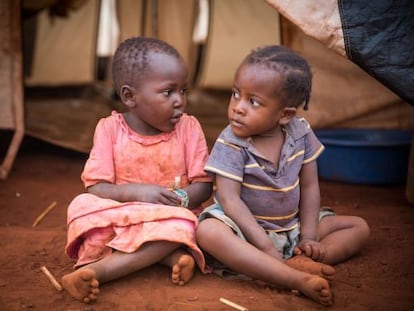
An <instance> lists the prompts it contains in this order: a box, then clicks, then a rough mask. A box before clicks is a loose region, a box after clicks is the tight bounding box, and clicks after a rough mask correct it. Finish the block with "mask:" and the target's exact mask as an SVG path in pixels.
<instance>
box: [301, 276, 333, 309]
mask: <svg viewBox="0 0 414 311" xmlns="http://www.w3.org/2000/svg"><path fill="white" fill-rule="evenodd" d="M298 289H299V291H300V292H301V293H302V294H304V295H305V296H307V297H309V298H312V299H313V300H314V301H316V302H319V303H320V304H322V305H324V306H330V305H332V304H333V296H332V292H331V289H330V287H329V283H328V281H327V280H325V279H324V278H322V277H320V276H317V275H311V276H307V277H305V278H304V279H303V282H302V283H301V284H300V285H299V288H298Z"/></svg>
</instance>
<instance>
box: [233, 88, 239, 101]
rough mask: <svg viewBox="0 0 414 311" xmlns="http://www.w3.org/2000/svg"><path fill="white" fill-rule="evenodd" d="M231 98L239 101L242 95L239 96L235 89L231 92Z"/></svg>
mask: <svg viewBox="0 0 414 311" xmlns="http://www.w3.org/2000/svg"><path fill="white" fill-rule="evenodd" d="M231 97H233V98H234V99H239V98H240V94H239V92H237V90H235V89H233V90H232V91H231Z"/></svg>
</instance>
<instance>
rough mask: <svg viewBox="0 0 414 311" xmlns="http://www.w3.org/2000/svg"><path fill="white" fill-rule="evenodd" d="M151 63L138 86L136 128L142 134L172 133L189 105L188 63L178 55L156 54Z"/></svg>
mask: <svg viewBox="0 0 414 311" xmlns="http://www.w3.org/2000/svg"><path fill="white" fill-rule="evenodd" d="M149 62H150V66H149V68H148V70H147V72H146V73H145V74H144V75H143V77H142V78H141V79H140V81H137V82H136V84H135V85H134V88H135V93H134V98H133V100H134V105H133V107H132V106H131V105H130V106H129V108H130V112H131V113H132V115H133V116H134V120H133V122H134V125H135V128H136V130H137V131H138V132H139V133H140V134H142V135H157V134H159V133H160V132H170V131H172V130H173V129H174V127H175V125H176V124H177V123H178V122H179V120H180V118H181V116H182V115H183V113H184V110H185V108H186V106H187V95H186V91H187V80H188V73H187V69H186V66H185V64H184V62H183V61H182V60H181V59H178V58H176V57H174V56H170V55H165V54H159V53H152V54H150V55H149Z"/></svg>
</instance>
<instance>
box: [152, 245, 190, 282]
mask: <svg viewBox="0 0 414 311" xmlns="http://www.w3.org/2000/svg"><path fill="white" fill-rule="evenodd" d="M160 263H162V264H164V265H166V266H168V267H170V268H171V279H172V282H173V283H174V284H177V285H184V284H186V283H188V281H190V280H191V278H192V277H193V275H194V265H195V261H194V258H193V256H191V254H189V253H187V252H185V251H184V250H183V249H177V250H176V251H175V252H173V253H172V254H170V255H168V256H167V257H165V258H164V259H163V260H161V261H160Z"/></svg>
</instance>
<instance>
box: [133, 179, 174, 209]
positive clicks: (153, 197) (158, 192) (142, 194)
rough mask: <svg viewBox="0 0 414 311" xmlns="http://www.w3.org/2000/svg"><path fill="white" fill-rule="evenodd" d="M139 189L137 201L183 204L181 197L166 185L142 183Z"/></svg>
mask: <svg viewBox="0 0 414 311" xmlns="http://www.w3.org/2000/svg"><path fill="white" fill-rule="evenodd" d="M137 190H138V191H137V199H136V200H137V201H143V202H148V203H156V204H164V205H172V206H180V205H181V198H180V197H179V196H178V195H177V194H175V193H173V192H171V191H170V190H168V189H167V188H165V187H162V186H158V185H152V184H145V185H143V184H140V185H139V187H138V189H137Z"/></svg>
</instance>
